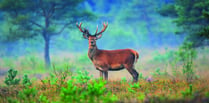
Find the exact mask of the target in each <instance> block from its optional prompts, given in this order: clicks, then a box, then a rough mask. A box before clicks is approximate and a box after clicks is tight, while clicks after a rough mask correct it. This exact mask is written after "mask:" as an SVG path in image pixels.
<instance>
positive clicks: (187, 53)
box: [178, 42, 196, 81]
mask: <svg viewBox="0 0 209 103" xmlns="http://www.w3.org/2000/svg"><path fill="white" fill-rule="evenodd" d="M178 56H179V58H180V61H182V63H183V68H182V72H183V74H185V75H186V80H187V81H191V80H193V79H194V78H195V77H194V76H195V75H194V74H195V72H194V67H193V66H194V59H195V58H196V50H195V49H194V48H192V43H191V42H187V43H185V44H184V45H182V46H181V47H180V48H179V50H178Z"/></svg>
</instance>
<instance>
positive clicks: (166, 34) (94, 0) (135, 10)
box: [0, 0, 184, 57]
mask: <svg viewBox="0 0 209 103" xmlns="http://www.w3.org/2000/svg"><path fill="white" fill-rule="evenodd" d="M173 2H174V1H173V0H158V1H156V0H146V1H141V0H123V1H122V0H99V1H98V0H85V1H83V2H82V3H81V4H79V5H80V6H82V7H83V8H85V9H86V10H87V11H89V12H91V13H92V14H93V15H94V17H93V19H92V20H80V21H76V22H82V23H83V25H82V27H83V28H84V27H85V28H87V29H89V31H90V33H92V34H94V33H95V31H96V27H97V25H98V27H99V30H101V29H102V28H103V25H102V23H103V22H108V24H109V25H108V28H107V30H106V31H105V32H104V33H103V36H102V38H101V39H100V40H98V41H97V46H98V48H100V49H110V50H111V49H123V48H133V49H136V50H140V49H141V50H142V49H146V48H161V47H163V48H164V47H177V46H179V45H180V44H181V43H182V41H183V40H184V36H183V35H176V34H175V32H177V30H178V27H177V26H176V24H175V23H173V18H171V17H164V16H161V15H160V14H159V12H158V10H159V9H161V8H162V6H163V5H164V4H166V3H173ZM0 15H1V16H0V21H1V30H0V35H2V36H0V37H1V39H4V36H3V35H4V33H7V31H8V29H9V26H10V24H8V23H7V22H5V18H4V17H5V15H4V14H3V13H2V12H0ZM63 22H65V19H63ZM56 28H61V26H58V27H56ZM24 35H27V34H24ZM0 47H1V48H0V56H1V57H2V56H18V55H25V54H28V53H43V52H44V40H43V38H42V37H41V36H40V35H38V36H35V37H33V38H30V39H28V38H21V39H18V40H16V41H12V42H0ZM87 50H88V40H85V39H84V38H83V36H82V33H81V32H80V31H79V30H78V28H77V27H76V23H74V24H71V26H69V27H68V28H66V29H65V30H64V31H63V32H62V33H61V34H59V35H56V36H52V38H51V41H50V53H55V52H87Z"/></svg>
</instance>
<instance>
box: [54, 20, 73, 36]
mask: <svg viewBox="0 0 209 103" xmlns="http://www.w3.org/2000/svg"><path fill="white" fill-rule="evenodd" d="M70 24H72V22H69V23H66V24H65V25H64V26H63V27H62V28H61V29H60V30H59V32H57V33H52V35H58V34H60V33H62V32H63V31H64V30H65V28H66V27H67V26H69V25H70Z"/></svg>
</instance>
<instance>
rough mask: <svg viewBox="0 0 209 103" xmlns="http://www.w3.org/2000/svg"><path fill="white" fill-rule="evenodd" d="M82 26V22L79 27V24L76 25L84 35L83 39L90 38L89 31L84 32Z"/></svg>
mask: <svg viewBox="0 0 209 103" xmlns="http://www.w3.org/2000/svg"><path fill="white" fill-rule="evenodd" d="M81 25H82V22H81V23H80V24H79V25H78V22H77V23H76V26H77V27H78V29H79V30H80V31H81V32H82V33H83V37H84V38H85V39H88V36H89V32H88V30H87V29H85V28H84V31H83V30H82V28H81Z"/></svg>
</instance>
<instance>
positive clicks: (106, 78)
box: [104, 71, 108, 80]
mask: <svg viewBox="0 0 209 103" xmlns="http://www.w3.org/2000/svg"><path fill="white" fill-rule="evenodd" d="M104 77H105V80H108V71H105V72H104Z"/></svg>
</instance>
